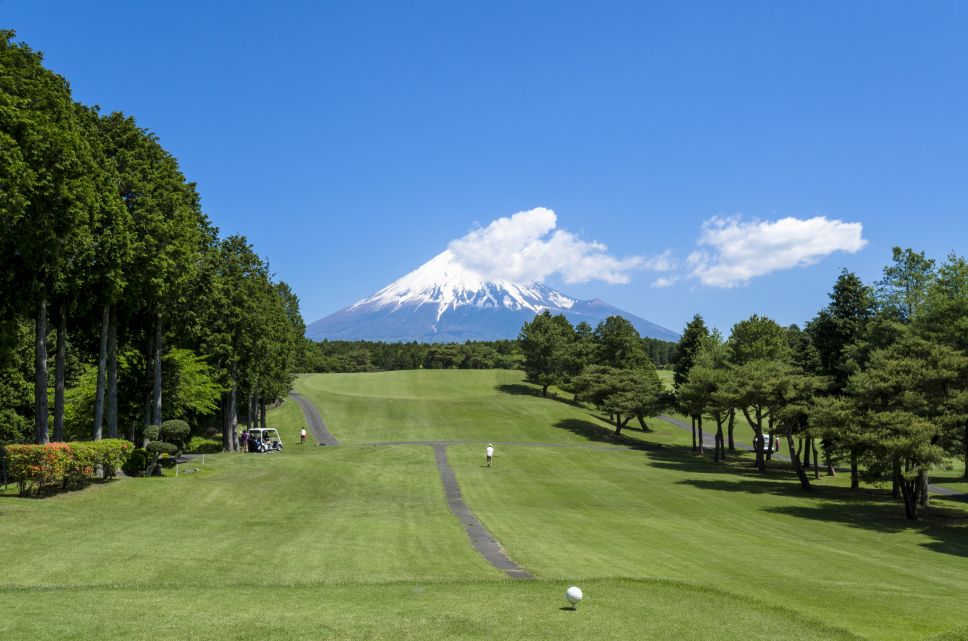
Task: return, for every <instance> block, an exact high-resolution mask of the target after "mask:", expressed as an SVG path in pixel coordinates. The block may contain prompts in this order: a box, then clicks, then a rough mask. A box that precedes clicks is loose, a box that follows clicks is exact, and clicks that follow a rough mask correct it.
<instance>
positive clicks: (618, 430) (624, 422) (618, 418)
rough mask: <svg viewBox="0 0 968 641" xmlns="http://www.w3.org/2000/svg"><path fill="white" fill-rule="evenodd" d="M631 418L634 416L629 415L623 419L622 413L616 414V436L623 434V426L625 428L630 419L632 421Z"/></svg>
mask: <svg viewBox="0 0 968 641" xmlns="http://www.w3.org/2000/svg"><path fill="white" fill-rule="evenodd" d="M631 420H632V417H631V416H629V417H628V418H626V419H625V420H622V415H621V414H616V415H615V436H621V435H622V428H624V427H625V426H626V425H628V423H629V421H631Z"/></svg>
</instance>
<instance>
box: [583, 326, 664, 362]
mask: <svg viewBox="0 0 968 641" xmlns="http://www.w3.org/2000/svg"><path fill="white" fill-rule="evenodd" d="M595 342H596V344H597V346H598V350H597V352H598V353H597V354H596V357H595V362H596V363H598V364H599V365H607V366H609V367H613V368H616V369H637V368H639V367H643V366H645V364H646V363H648V362H650V361H649V358H648V356H646V355H645V348H644V347H643V346H642V338H641V337H640V336H639V332H638V330H637V329H635V326H634V325H632V323H630V322H629V321H628V320H627V319H625V318H622V317H621V316H609V317H608V318H606V319H605V320H603V321H602V322H600V323H599V324H598V326H597V327H596V328H595ZM653 367H654V365H653Z"/></svg>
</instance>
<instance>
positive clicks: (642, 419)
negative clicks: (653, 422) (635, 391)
mask: <svg viewBox="0 0 968 641" xmlns="http://www.w3.org/2000/svg"><path fill="white" fill-rule="evenodd" d="M635 418H637V419H639V425H640V426H641V427H642V431H643V432H651V431H652V430H650V429H649V426H648V425H646V424H645V418H644V417H643V416H642V415H641V414H637V415H636V416H635Z"/></svg>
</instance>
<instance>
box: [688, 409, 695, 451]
mask: <svg viewBox="0 0 968 641" xmlns="http://www.w3.org/2000/svg"><path fill="white" fill-rule="evenodd" d="M689 419H690V420H691V421H692V451H693V452H695V451H696V417H695V416H690V417H689Z"/></svg>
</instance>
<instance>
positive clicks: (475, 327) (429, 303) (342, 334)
mask: <svg viewBox="0 0 968 641" xmlns="http://www.w3.org/2000/svg"><path fill="white" fill-rule="evenodd" d="M546 309H547V310H550V311H551V312H552V313H555V314H559V313H563V314H565V316H567V317H568V319H569V320H571V321H572V322H573V323H578V322H580V321H582V320H584V321H586V322H588V323H589V324H591V325H592V326H594V325H596V324H597V323H598V322H599V321H601V320H603V319H604V318H606V317H607V316H612V315H617V316H624V317H625V318H627V319H628V320H629V321H630V322H632V324H633V325H635V326H636V328H638V330H639V333H641V334H642V335H643V336H651V337H654V338H662V339H664V340H677V339H678V335H677V334H675V332H671V331H669V330H667V329H665V328H664V327H660V326H658V325H656V324H654V323H652V322H650V321H647V320H645V319H643V318H639V317H637V316H634V315H632V314H629V313H627V312H623V311H622V310H619V309H617V308H615V307H612V306H611V305H608V304H607V303H604V302H602V301H600V300H598V299H595V300H591V301H580V300H578V299H575V298H572V297H570V296H566V295H565V294H562V293H561V292H558V291H555V290H554V289H551V288H550V287H548V286H546V285H543V284H541V283H526V284H522V283H513V282H511V281H508V280H488V279H486V278H484V277H483V276H481V275H480V274H478V273H476V272H474V271H473V270H470V269H467V268H466V267H464V266H463V265H461V264H460V263H459V262H458V261H457V259H456V257H455V256H454V254H453V253H452V252H451V251H450V250H449V249H448V250H445V251H444V252H442V253H440V254H438V255H437V256H435V257H434V258H433V259H431V260H430V261H428V262H426V263H424V264H423V265H421V266H420V267H419V268H417V269H415V270H414V271H412V272H410V273H409V274H407V275H406V276H404V277H403V278H400V279H399V280H397V281H394V282H393V283H390V284H389V285H387V286H386V287H384V288H383V289H381V290H380V291H378V292H376V293H375V294H373V295H372V296H369V297H368V298H364V299H363V300H361V301H358V302H356V303H354V304H353V305H350V306H349V307H346V308H345V309H342V310H340V311H338V312H336V313H335V314H331V315H330V316H327V317H325V318H323V319H320V320H318V321H316V322H314V323H311V324H310V325H309V326H308V327H307V328H306V335H307V336H308V337H309V338H311V339H313V340H323V339H330V340H381V341H389V342H395V341H420V342H433V343H437V342H463V341H466V340H495V339H500V338H514V337H516V336H517V335H518V332H519V331H520V329H521V325H523V324H524V323H525V322H526V321H529V320H531V319H532V318H534V316H535V314H538V313H540V312H542V311H544V310H546Z"/></svg>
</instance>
